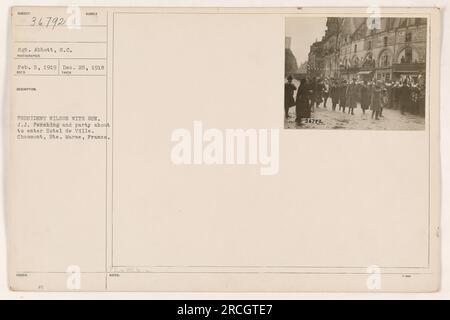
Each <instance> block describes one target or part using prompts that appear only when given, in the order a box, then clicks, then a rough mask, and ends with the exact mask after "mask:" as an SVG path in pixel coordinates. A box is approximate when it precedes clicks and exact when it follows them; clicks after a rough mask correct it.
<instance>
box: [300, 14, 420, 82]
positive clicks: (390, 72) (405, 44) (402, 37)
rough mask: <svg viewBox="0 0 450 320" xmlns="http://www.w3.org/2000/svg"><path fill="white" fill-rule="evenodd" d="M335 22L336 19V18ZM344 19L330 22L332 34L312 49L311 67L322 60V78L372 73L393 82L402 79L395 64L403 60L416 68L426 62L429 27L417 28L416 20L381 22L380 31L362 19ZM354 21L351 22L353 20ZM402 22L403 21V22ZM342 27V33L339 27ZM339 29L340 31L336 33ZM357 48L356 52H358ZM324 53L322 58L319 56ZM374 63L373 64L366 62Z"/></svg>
mask: <svg viewBox="0 0 450 320" xmlns="http://www.w3.org/2000/svg"><path fill="white" fill-rule="evenodd" d="M334 19H335V18H334ZM346 20H349V19H346V18H343V19H340V21H337V22H336V20H333V21H332V22H333V23H334V24H331V23H327V26H328V28H330V25H331V26H332V27H333V32H331V31H327V32H326V34H327V36H326V37H325V36H324V38H323V39H322V40H321V41H320V42H317V43H315V44H313V45H312V46H311V52H310V55H309V59H310V61H309V62H310V64H314V65H315V66H317V61H319V60H321V61H322V70H321V74H320V75H321V76H322V77H344V78H348V79H349V78H352V77H357V76H358V73H359V72H360V71H362V72H368V71H373V73H372V74H371V75H370V76H371V77H373V78H375V79H383V80H391V79H396V78H398V77H399V76H401V73H398V72H396V71H395V69H394V68H393V64H399V63H401V62H402V58H404V59H405V60H410V61H403V62H404V63H406V62H410V63H412V65H411V68H412V69H414V68H415V66H417V68H418V70H419V65H420V64H424V63H425V61H426V39H427V37H426V33H427V25H426V24H423V22H426V21H424V20H423V19H422V20H421V21H420V22H421V24H419V25H417V24H416V20H415V19H398V18H389V19H382V22H381V23H379V24H378V25H379V26H380V29H375V30H371V29H370V28H369V26H368V25H367V23H366V22H365V20H364V21H362V22H361V19H359V20H357V22H358V24H356V23H355V21H352V22H349V21H346ZM350 20H351V19H350ZM402 20H403V21H402ZM337 23H340V24H341V25H342V27H341V30H338V29H339V28H337V27H336V24H337ZM336 30H338V31H336ZM319 48H320V49H321V50H320V49H319ZM355 49H356V50H355ZM320 54H321V56H319V55H320ZM371 59H373V60H374V65H372V64H370V63H367V62H368V61H371Z"/></svg>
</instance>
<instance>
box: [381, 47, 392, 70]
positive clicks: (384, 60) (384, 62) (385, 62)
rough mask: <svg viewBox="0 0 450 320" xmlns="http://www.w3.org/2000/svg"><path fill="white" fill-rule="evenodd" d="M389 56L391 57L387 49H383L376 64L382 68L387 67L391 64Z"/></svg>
mask: <svg viewBox="0 0 450 320" xmlns="http://www.w3.org/2000/svg"><path fill="white" fill-rule="evenodd" d="M391 58H392V57H391V55H390V53H389V51H388V50H385V51H384V52H383V53H381V55H380V60H379V62H378V65H379V66H380V67H382V68H385V67H389V66H390V65H391V60H392V59H391Z"/></svg>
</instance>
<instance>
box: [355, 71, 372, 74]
mask: <svg viewBox="0 0 450 320" xmlns="http://www.w3.org/2000/svg"><path fill="white" fill-rule="evenodd" d="M372 72H373V71H360V72H358V74H371V73H372Z"/></svg>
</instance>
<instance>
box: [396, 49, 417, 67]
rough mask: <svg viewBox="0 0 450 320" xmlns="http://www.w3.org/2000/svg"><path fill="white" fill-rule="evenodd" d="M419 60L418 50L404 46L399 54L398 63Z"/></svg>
mask: <svg viewBox="0 0 450 320" xmlns="http://www.w3.org/2000/svg"><path fill="white" fill-rule="evenodd" d="M414 62H419V55H418V54H417V52H416V50H414V49H413V48H412V47H410V46H408V47H406V48H404V49H403V50H402V51H401V52H400V54H399V55H398V63H414Z"/></svg>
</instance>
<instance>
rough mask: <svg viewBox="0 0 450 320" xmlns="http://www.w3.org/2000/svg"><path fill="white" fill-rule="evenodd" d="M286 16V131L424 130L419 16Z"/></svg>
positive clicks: (423, 38) (422, 21)
mask: <svg viewBox="0 0 450 320" xmlns="http://www.w3.org/2000/svg"><path fill="white" fill-rule="evenodd" d="M285 21H286V23H285V33H286V37H285V79H284V81H285V84H284V127H285V129H355V130H424V129H425V118H426V83H427V74H426V65H427V64H426V60H427V32H428V31H427V30H428V29H427V19H426V18H394V17H389V18H376V17H361V18H354V17H343V18H340V17H318V18H316V17H311V18H310V17H288V18H286V20H285Z"/></svg>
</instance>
